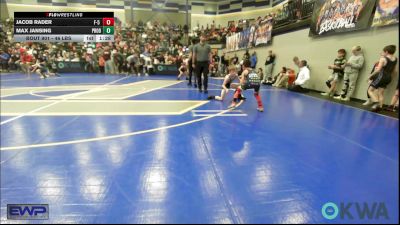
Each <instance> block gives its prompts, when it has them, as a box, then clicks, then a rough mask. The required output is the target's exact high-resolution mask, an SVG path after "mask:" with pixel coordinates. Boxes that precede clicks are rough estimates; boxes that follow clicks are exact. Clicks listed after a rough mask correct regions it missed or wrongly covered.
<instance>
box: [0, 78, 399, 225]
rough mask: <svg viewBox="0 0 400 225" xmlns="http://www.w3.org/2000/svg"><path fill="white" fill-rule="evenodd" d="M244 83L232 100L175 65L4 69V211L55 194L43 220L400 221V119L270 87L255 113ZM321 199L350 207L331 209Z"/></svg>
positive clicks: (217, 87) (212, 82) (214, 84)
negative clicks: (49, 73)
mask: <svg viewBox="0 0 400 225" xmlns="http://www.w3.org/2000/svg"><path fill="white" fill-rule="evenodd" d="M150 80H151V81H150ZM221 82H222V80H219V79H211V80H210V85H209V92H210V93H209V94H215V95H219V93H220V85H221ZM244 95H245V96H246V97H247V100H246V102H244V103H243V104H242V105H241V106H240V107H239V108H237V109H235V110H233V111H231V110H227V107H228V105H229V103H230V102H229V100H230V99H231V97H232V92H230V93H229V95H228V98H227V99H225V101H224V102H218V101H207V100H205V99H206V97H207V96H206V94H204V93H199V92H198V91H197V90H196V89H194V88H190V87H187V86H186V82H180V81H176V80H175V78H174V77H169V76H150V77H132V76H127V77H125V76H104V75H93V74H65V75H63V76H62V77H60V78H49V79H44V80H42V79H39V78H38V77H37V76H34V75H32V77H26V76H25V75H22V74H9V75H2V76H1V149H0V150H1V151H0V152H1V162H0V163H1V223H12V222H15V221H8V220H7V213H6V209H7V204H20V203H25V204H29V203H34V204H37V203H42V204H49V208H50V219H49V220H48V221H36V222H44V223H349V222H351V223H397V222H398V220H399V201H398V199H399V155H398V154H399V151H398V147H399V130H398V129H399V121H398V119H397V118H393V117H388V116H384V115H380V114H376V113H372V112H369V111H365V110H361V109H358V108H355V107H350V106H347V105H343V104H338V103H335V102H330V101H326V100H323V99H319V98H315V97H312V96H308V95H302V94H298V93H292V92H288V91H286V90H282V89H274V88H271V87H263V89H262V90H261V96H262V100H263V103H264V108H265V111H264V112H262V113H261V112H258V111H257V110H256V107H257V104H256V101H255V99H254V97H253V94H252V91H251V90H250V91H245V92H244ZM327 202H334V203H336V204H337V205H340V203H354V204H353V208H351V209H350V210H351V212H352V214H353V216H354V218H353V219H352V220H351V219H349V218H348V217H344V218H341V217H340V216H339V217H337V218H336V219H334V220H328V219H326V218H324V217H323V216H322V213H321V208H322V206H323V205H324V204H325V203H327ZM355 203H359V204H360V205H361V204H363V203H368V204H369V205H370V206H372V205H373V204H374V203H383V204H384V206H385V208H386V209H387V215H388V217H387V218H385V217H379V216H377V217H375V216H374V218H373V219H371V220H368V219H365V218H364V219H361V218H359V217H358V216H357V210H356V206H355ZM25 222H26V221H25Z"/></svg>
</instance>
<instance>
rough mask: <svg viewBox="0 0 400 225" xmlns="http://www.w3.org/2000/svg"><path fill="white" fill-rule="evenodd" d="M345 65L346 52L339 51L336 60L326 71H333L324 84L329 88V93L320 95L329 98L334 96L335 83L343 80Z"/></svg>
mask: <svg viewBox="0 0 400 225" xmlns="http://www.w3.org/2000/svg"><path fill="white" fill-rule="evenodd" d="M345 64H346V50H344V49H339V50H338V55H337V58H336V59H335V61H334V62H333V65H329V66H328V69H331V70H332V71H333V72H332V74H331V75H330V77H329V79H328V80H327V81H326V82H325V83H326V86H328V88H329V91H328V92H324V93H321V95H323V96H329V97H333V96H334V95H335V92H336V87H337V83H338V81H339V80H341V79H343V75H344V66H345Z"/></svg>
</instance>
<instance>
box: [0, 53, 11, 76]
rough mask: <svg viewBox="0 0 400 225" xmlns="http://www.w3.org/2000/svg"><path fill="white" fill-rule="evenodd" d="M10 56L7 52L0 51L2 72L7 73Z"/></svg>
mask: <svg viewBox="0 0 400 225" xmlns="http://www.w3.org/2000/svg"><path fill="white" fill-rule="evenodd" d="M10 57H11V56H10V54H8V52H6V51H3V50H0V63H1V70H2V71H6V70H7V71H9V68H8V61H9V60H10Z"/></svg>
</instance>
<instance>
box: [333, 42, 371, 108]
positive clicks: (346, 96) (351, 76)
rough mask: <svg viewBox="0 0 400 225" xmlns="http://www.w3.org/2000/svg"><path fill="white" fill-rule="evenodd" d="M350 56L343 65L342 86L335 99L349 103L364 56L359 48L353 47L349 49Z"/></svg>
mask: <svg viewBox="0 0 400 225" xmlns="http://www.w3.org/2000/svg"><path fill="white" fill-rule="evenodd" d="M351 52H352V56H350V58H349V59H348V61H347V63H345V64H344V65H345V67H344V85H343V88H342V93H341V94H340V96H337V97H335V99H338V100H342V101H350V98H351V96H352V95H353V92H354V90H355V88H356V84H357V78H358V74H359V73H360V70H361V68H362V67H363V65H364V55H363V53H362V51H361V47H360V46H354V47H353V48H352V49H351Z"/></svg>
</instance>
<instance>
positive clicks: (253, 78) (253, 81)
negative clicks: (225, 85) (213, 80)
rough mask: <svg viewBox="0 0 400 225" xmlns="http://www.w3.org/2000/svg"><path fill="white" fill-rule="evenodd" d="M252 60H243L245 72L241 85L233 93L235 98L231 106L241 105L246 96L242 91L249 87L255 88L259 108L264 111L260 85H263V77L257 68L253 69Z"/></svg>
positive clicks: (241, 77) (241, 78)
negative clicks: (257, 71) (261, 77)
mask: <svg viewBox="0 0 400 225" xmlns="http://www.w3.org/2000/svg"><path fill="white" fill-rule="evenodd" d="M250 65H251V62H250V60H245V61H244V62H243V72H242V75H241V76H240V85H239V87H238V88H237V89H236V91H235V94H234V95H233V100H232V103H231V105H230V106H229V108H237V107H239V106H240V105H241V104H242V103H243V101H244V98H243V96H242V92H243V91H245V90H248V89H253V90H254V97H255V98H256V101H257V106H258V107H257V110H258V111H260V112H263V111H264V107H263V103H262V101H261V97H260V94H259V92H260V86H261V79H260V77H259V76H258V74H257V73H256V71H255V70H253V69H252V68H251V67H250Z"/></svg>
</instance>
